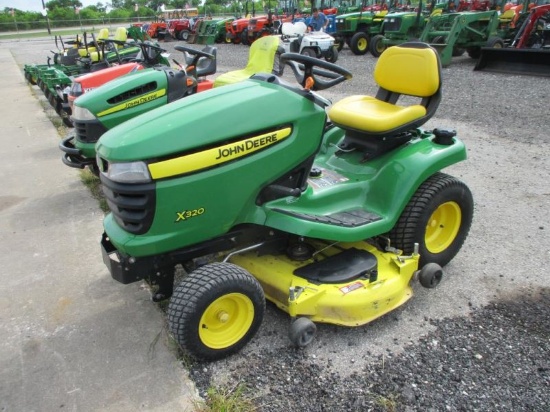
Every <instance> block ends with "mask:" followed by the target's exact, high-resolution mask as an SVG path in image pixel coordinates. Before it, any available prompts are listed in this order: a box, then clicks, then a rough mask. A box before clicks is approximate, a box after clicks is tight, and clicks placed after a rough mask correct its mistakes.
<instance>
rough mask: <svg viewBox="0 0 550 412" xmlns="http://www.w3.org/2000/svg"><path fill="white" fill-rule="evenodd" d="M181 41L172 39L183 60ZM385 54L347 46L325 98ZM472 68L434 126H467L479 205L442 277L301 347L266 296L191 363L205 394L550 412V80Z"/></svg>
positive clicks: (35, 54) (243, 53) (349, 86)
mask: <svg viewBox="0 0 550 412" xmlns="http://www.w3.org/2000/svg"><path fill="white" fill-rule="evenodd" d="M2 43H5V42H2ZM175 44H177V43H175V42H166V43H164V45H165V47H166V48H167V49H168V50H170V51H172V57H174V58H176V59H177V58H178V54H179V52H175V51H173V46H174V45H175ZM49 47H50V44H49V43H48V44H47V43H45V42H43V43H40V42H37V41H34V42H32V43H31V42H20V43H18V44H13V46H12V52H13V53H14V55H15V57H16V60H17V61H18V63H19V64H20V65H23V64H24V63H30V62H39V63H42V59H43V58H41V56H45V54H46V53H47V50H49ZM196 47H200V46H196ZM39 50H42V52H41V51H39ZM247 53H248V48H247V47H246V46H241V45H239V46H236V45H225V44H223V45H219V46H218V73H219V74H221V73H223V72H226V71H230V70H235V69H238V68H241V67H243V66H244V62H245V61H246V58H247ZM375 62H376V59H374V58H373V57H371V56H369V55H366V56H354V55H353V54H352V53H351V52H350V51H349V50H348V49H344V50H343V51H342V52H341V54H340V59H339V61H338V64H340V65H342V66H343V67H345V68H347V69H349V70H350V71H351V72H352V73H353V74H354V78H353V79H352V80H351V81H348V82H345V83H343V84H340V85H338V86H336V87H334V88H333V89H331V90H328V91H326V92H323V95H325V96H326V97H329V98H331V99H333V100H334V101H337V100H339V99H340V98H342V97H344V96H346V95H349V94H367V93H369V94H372V93H374V92H375V90H376V89H375V85H374V83H373V81H372V76H371V73H372V70H373V67H374V64H375ZM473 66H474V61H473V60H472V59H470V58H468V57H466V56H464V57H459V58H455V59H454V60H453V63H452V64H451V66H450V67H449V68H446V69H444V70H443V84H444V86H443V87H444V88H443V101H442V103H441V105H440V107H439V110H438V112H437V114H436V117H434V118H433V119H432V120H431V121H430V122H429V123H428V124H427V125H426V127H427V128H430V127H436V126H437V127H441V126H443V127H452V128H456V130H457V131H458V134H459V137H460V138H462V140H464V142H465V143H466V145H467V147H468V153H469V159H468V160H467V161H466V162H463V163H461V164H458V165H455V166H453V167H451V168H449V169H448V170H447V171H446V172H448V173H450V174H453V175H454V176H456V177H458V178H460V179H462V180H463V181H464V182H466V183H467V184H468V186H469V187H470V188H471V190H472V192H473V195H474V200H475V213H474V222H473V225H472V229H471V231H470V235H469V237H468V238H467V240H466V243H465V245H464V247H463V248H462V250H461V252H460V253H459V254H458V255H457V256H456V257H455V259H454V260H453V261H452V262H451V263H450V264H449V265H447V266H446V268H445V278H444V280H443V281H442V283H441V285H440V286H439V287H438V288H437V289H435V290H429V291H428V290H426V289H422V288H420V287H419V286H418V285H414V286H413V289H414V292H415V296H414V297H413V299H411V301H409V302H408V303H407V304H406V305H404V306H403V307H401V308H399V309H397V310H396V311H394V312H392V313H390V314H388V315H386V316H384V317H383V318H380V319H378V320H376V321H374V322H372V323H371V324H369V325H367V326H364V327H360V328H341V327H336V326H331V325H318V332H317V337H316V339H315V341H314V342H313V343H312V344H311V345H310V346H308V347H307V348H305V349H302V350H297V349H294V348H293V347H291V345H290V343H289V341H288V339H287V330H288V317H287V316H286V315H285V314H284V313H281V312H280V311H278V310H277V309H276V308H275V307H274V306H272V305H268V310H267V313H266V317H265V318H264V322H263V324H262V327H261V328H260V331H259V332H258V334H257V335H256V337H255V338H254V339H253V341H252V342H251V343H250V344H248V345H247V346H246V347H245V348H244V349H243V350H242V351H241V352H240V353H239V354H237V355H235V356H232V357H230V358H228V359H225V360H222V361H218V362H214V363H191V364H190V369H189V370H190V376H191V378H192V379H193V380H194V381H195V383H196V385H197V389H198V391H199V393H200V394H201V395H203V396H205V394H206V390H207V389H208V388H209V387H211V386H217V387H222V388H223V387H225V388H234V387H235V386H236V385H237V384H238V383H242V384H244V385H245V387H246V388H247V394H248V395H249V396H251V397H254V399H255V402H256V404H257V405H258V410H261V411H277V410H289V411H369V410H373V411H378V410H380V411H392V410H396V411H415V410H418V411H428V410H431V411H440V410H442V411H477V410H479V411H486V410H499V411H548V410H550V361H549V353H550V351H549V347H550V315H549V313H550V312H549V310H550V277H548V276H547V274H546V271H547V264H546V263H547V261H548V259H549V258H550V248H549V246H548V245H550V236H549V231H548V225H549V222H548V220H549V216H550V213H549V212H548V211H549V210H550V207H549V206H550V184H549V183H548V170H550V160H549V159H550V156H548V155H549V154H550V150H549V143H550V135H549V133H548V130H549V126H550V122H549V121H548V110H547V105H546V102H547V101H548V99H550V82H549V81H548V79H547V78H537V77H529V76H518V75H513V76H512V75H501V74H492V73H483V72H474V71H473ZM404 70H406V68H404ZM287 76H288V74H286V75H285V77H287ZM289 79H290V78H289Z"/></svg>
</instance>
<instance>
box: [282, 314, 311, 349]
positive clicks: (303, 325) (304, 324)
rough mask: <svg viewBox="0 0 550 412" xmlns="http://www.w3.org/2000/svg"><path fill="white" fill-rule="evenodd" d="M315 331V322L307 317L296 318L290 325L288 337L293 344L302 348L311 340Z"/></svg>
mask: <svg viewBox="0 0 550 412" xmlns="http://www.w3.org/2000/svg"><path fill="white" fill-rule="evenodd" d="M316 332H317V326H315V323H313V322H312V321H311V320H309V319H308V318H298V319H296V320H295V321H294V322H292V324H291V325H290V329H289V331H288V337H289V339H290V341H291V342H292V344H293V345H294V346H296V347H298V348H303V347H305V346H307V345H309V344H310V343H311V342H312V341H313V338H314V337H315V333H316Z"/></svg>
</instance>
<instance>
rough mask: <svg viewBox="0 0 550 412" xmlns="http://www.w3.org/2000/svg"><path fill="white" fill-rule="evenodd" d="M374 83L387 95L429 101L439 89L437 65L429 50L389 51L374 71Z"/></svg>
mask: <svg viewBox="0 0 550 412" xmlns="http://www.w3.org/2000/svg"><path fill="white" fill-rule="evenodd" d="M374 80H375V81H376V83H378V85H379V86H380V87H382V88H384V89H386V90H389V91H391V92H395V93H399V94H406V95H410V96H418V97H429V96H431V95H433V94H435V92H437V90H438V89H439V85H440V78H439V64H438V59H437V54H436V53H435V52H434V50H433V49H432V48H413V47H399V46H394V47H389V48H388V49H386V50H385V51H384V53H382V55H381V56H380V58H379V59H378V62H377V64H376V67H375V69H374Z"/></svg>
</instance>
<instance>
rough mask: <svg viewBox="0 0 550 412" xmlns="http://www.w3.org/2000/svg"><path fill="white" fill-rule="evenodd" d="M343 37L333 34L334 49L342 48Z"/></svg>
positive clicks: (339, 49)
mask: <svg viewBox="0 0 550 412" xmlns="http://www.w3.org/2000/svg"><path fill="white" fill-rule="evenodd" d="M344 43H345V38H344V37H342V36H334V45H335V46H336V49H337V50H338V51H339V52H341V51H342V49H343V48H344Z"/></svg>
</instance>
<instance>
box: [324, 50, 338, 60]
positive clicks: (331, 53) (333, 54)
mask: <svg viewBox="0 0 550 412" xmlns="http://www.w3.org/2000/svg"><path fill="white" fill-rule="evenodd" d="M325 60H326V61H327V62H329V63H336V61H337V60H338V48H337V47H336V46H332V47H331V48H330V49H329V50H328V51H327V53H326V54H325Z"/></svg>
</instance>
